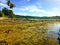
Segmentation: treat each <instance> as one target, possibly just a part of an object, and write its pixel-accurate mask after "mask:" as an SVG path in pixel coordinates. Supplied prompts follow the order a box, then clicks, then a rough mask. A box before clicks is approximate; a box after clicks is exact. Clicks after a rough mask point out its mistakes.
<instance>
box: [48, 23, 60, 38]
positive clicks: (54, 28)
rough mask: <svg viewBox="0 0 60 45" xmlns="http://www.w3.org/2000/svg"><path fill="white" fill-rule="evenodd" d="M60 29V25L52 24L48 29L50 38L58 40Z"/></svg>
mask: <svg viewBox="0 0 60 45" xmlns="http://www.w3.org/2000/svg"><path fill="white" fill-rule="evenodd" d="M59 29H60V24H57V23H56V24H50V26H49V27H48V36H49V37H50V38H54V39H56V38H57V37H58V32H59Z"/></svg>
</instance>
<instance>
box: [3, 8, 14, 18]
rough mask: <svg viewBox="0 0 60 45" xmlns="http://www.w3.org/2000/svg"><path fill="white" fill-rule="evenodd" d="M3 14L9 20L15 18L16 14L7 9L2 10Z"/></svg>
mask: <svg viewBox="0 0 60 45" xmlns="http://www.w3.org/2000/svg"><path fill="white" fill-rule="evenodd" d="M2 12H3V13H4V15H5V16H6V17H9V18H13V17H14V13H13V11H12V10H9V9H7V8H3V9H2Z"/></svg>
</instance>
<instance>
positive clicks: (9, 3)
mask: <svg viewBox="0 0 60 45" xmlns="http://www.w3.org/2000/svg"><path fill="white" fill-rule="evenodd" d="M7 5H8V6H9V7H10V8H14V7H15V5H14V4H13V3H11V1H10V0H7Z"/></svg>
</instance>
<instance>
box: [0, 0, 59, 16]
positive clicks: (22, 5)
mask: <svg viewBox="0 0 60 45" xmlns="http://www.w3.org/2000/svg"><path fill="white" fill-rule="evenodd" d="M11 2H12V3H14V4H15V6H16V7H15V8H14V9H13V11H14V13H15V14H17V15H24V16H60V0H11ZM3 7H7V8H9V7H8V6H7V5H6V0H3V1H2V0H0V9H2V8H3Z"/></svg>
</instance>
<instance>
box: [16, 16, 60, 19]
mask: <svg viewBox="0 0 60 45" xmlns="http://www.w3.org/2000/svg"><path fill="white" fill-rule="evenodd" d="M15 18H24V19H60V16H52V17H36V16H21V15H15Z"/></svg>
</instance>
